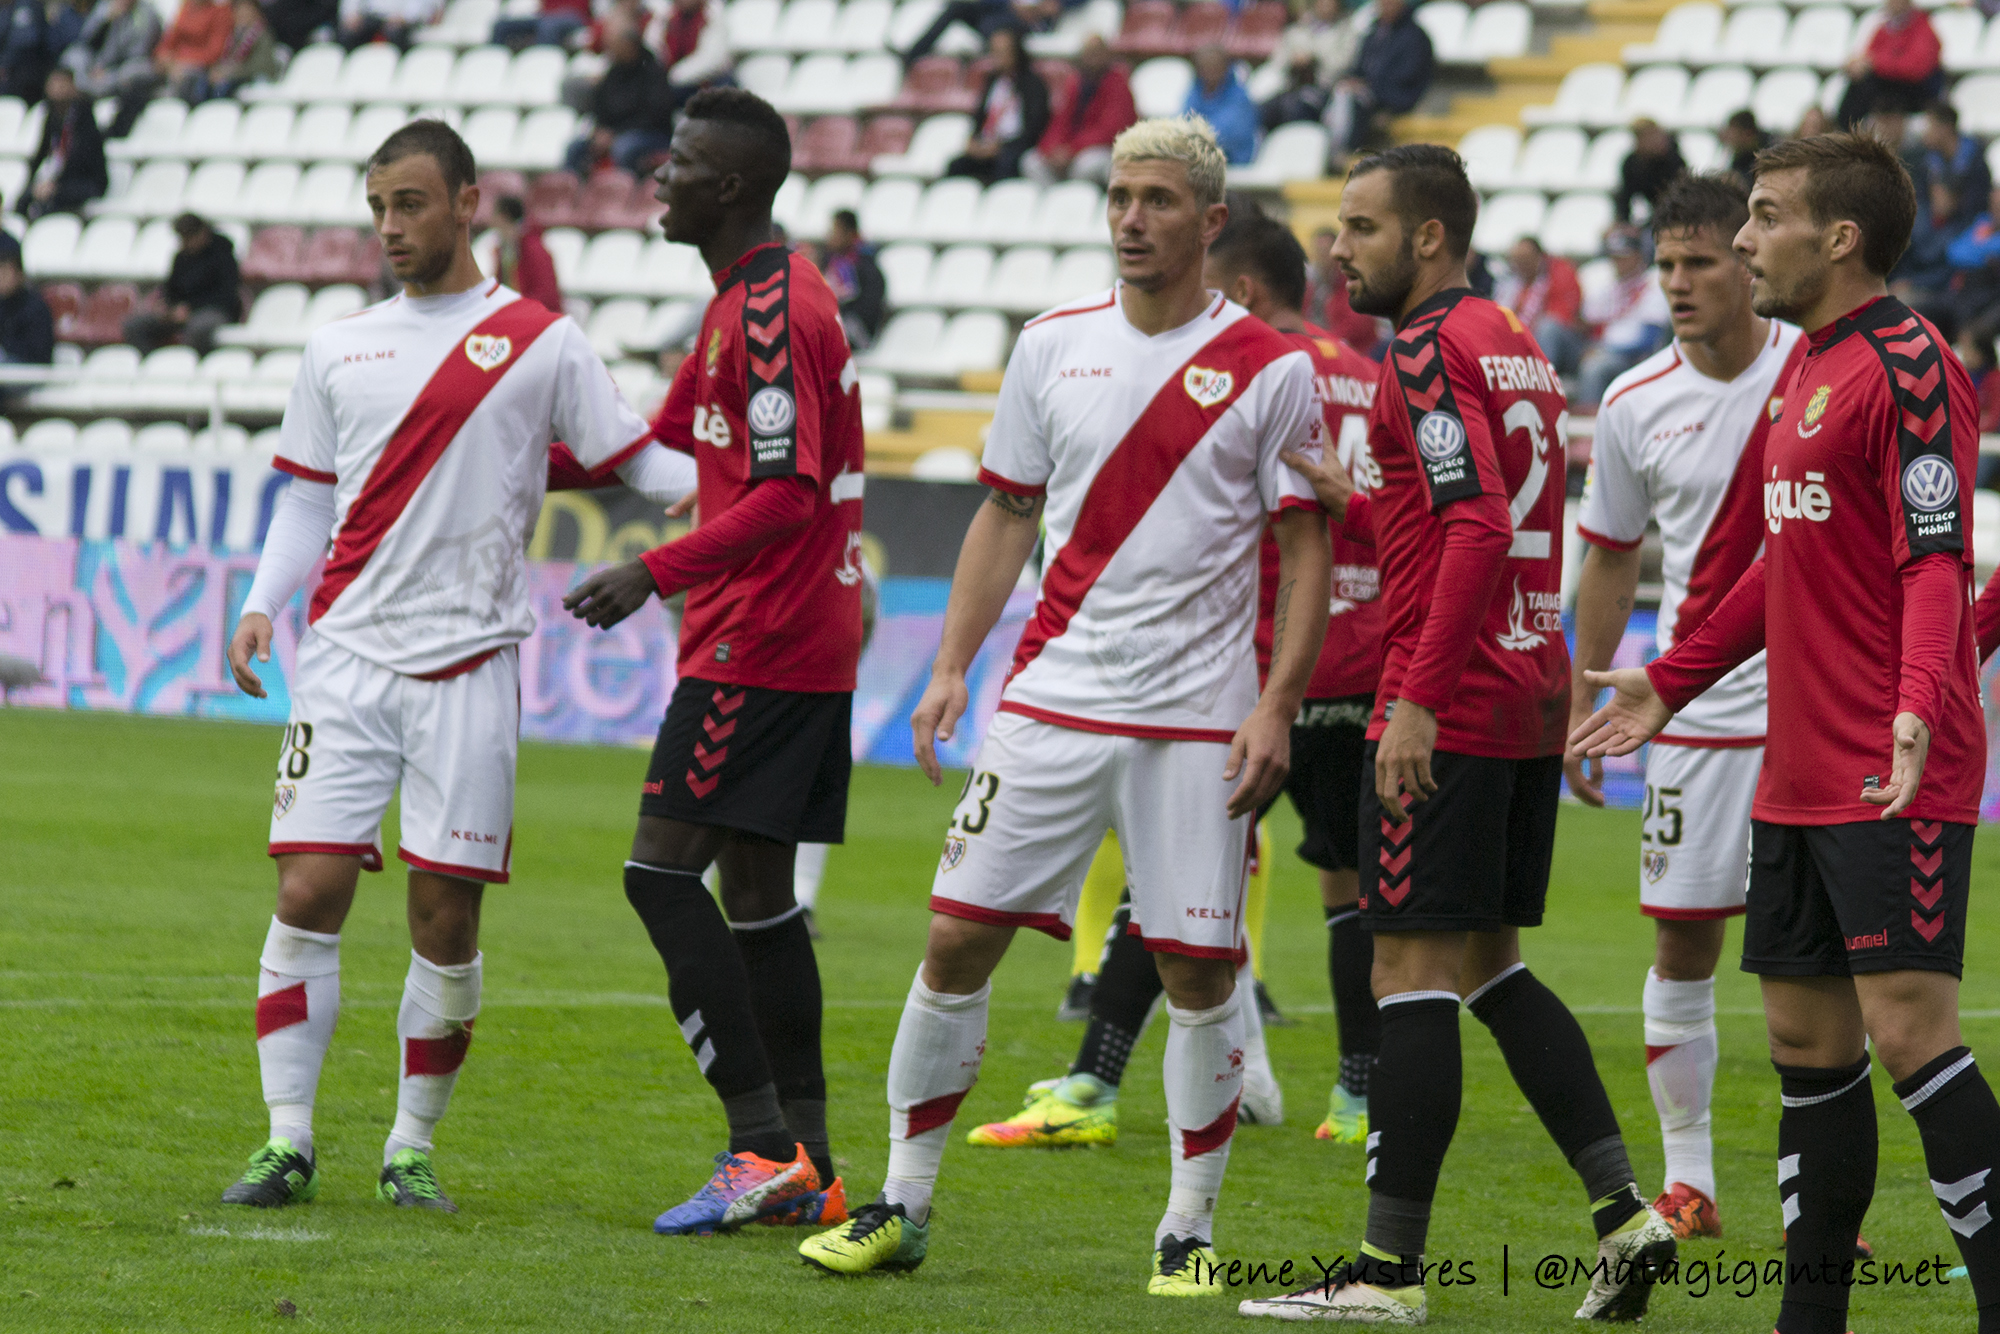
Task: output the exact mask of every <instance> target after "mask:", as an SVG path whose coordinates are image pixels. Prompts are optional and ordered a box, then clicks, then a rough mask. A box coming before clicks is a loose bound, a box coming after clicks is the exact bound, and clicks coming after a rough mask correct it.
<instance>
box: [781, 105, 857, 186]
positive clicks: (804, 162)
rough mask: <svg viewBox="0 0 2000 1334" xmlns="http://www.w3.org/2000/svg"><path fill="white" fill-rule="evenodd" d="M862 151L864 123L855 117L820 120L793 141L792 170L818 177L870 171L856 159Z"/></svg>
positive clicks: (820, 118)
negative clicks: (820, 175) (828, 173)
mask: <svg viewBox="0 0 2000 1334" xmlns="http://www.w3.org/2000/svg"><path fill="white" fill-rule="evenodd" d="M860 147H861V122H860V121H858V120H856V119H855V118H854V117H852V116H820V117H817V118H816V119H814V120H813V121H812V123H810V124H809V125H807V126H806V127H805V129H804V130H802V131H801V132H800V133H798V134H797V135H795V136H793V138H792V167H793V169H794V170H796V171H803V172H805V173H807V174H808V175H812V176H817V175H819V174H821V173H822V172H828V171H866V170H867V169H868V164H867V160H866V159H862V160H861V162H860V163H859V164H858V165H857V164H856V162H855V157H856V154H857V152H858V150H859V149H860Z"/></svg>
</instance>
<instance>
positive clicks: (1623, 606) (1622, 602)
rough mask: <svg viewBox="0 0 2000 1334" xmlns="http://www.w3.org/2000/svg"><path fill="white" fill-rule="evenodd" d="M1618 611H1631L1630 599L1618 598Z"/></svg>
mask: <svg viewBox="0 0 2000 1334" xmlns="http://www.w3.org/2000/svg"><path fill="white" fill-rule="evenodd" d="M1618 610H1620V611H1630V610H1632V599H1631V598H1619V599H1618Z"/></svg>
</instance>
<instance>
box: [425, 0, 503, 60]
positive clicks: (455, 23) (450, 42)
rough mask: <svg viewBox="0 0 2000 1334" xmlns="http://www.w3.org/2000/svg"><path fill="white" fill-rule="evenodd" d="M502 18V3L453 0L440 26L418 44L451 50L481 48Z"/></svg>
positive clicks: (487, 0)
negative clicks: (498, 20)
mask: <svg viewBox="0 0 2000 1334" xmlns="http://www.w3.org/2000/svg"><path fill="white" fill-rule="evenodd" d="M499 17H500V0H451V2H450V3H449V4H447V5H446V6H445V7H444V12H443V13H442V14H440V15H439V16H438V21H437V22H436V23H433V24H432V25H431V26H429V27H428V28H424V29H422V30H421V31H419V32H418V34H417V41H418V42H419V43H421V44H424V45H435V46H441V47H444V48H446V49H448V50H456V49H457V48H459V47H462V46H477V45H478V44H479V43H481V42H483V41H485V40H486V39H487V37H488V36H489V35H490V34H491V33H492V31H493V20H494V19H496V18H499Z"/></svg>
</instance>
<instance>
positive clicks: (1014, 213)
mask: <svg viewBox="0 0 2000 1334" xmlns="http://www.w3.org/2000/svg"><path fill="white" fill-rule="evenodd" d="M1041 202H1042V187H1041V186H1039V185H1037V184H1035V183H1034V182H1033V181H1027V180H1019V179H1016V180H1011V181H995V182H994V183H993V184H992V185H989V186H987V187H986V193H985V194H983V195H981V196H980V197H979V211H978V215H977V216H976V217H975V218H974V219H973V224H972V231H971V236H972V237H974V238H976V239H978V240H981V241H986V242H989V243H991V244H993V245H1007V244H1009V243H1011V242H1015V241H1034V240H1037V239H1038V238H1037V237H1036V236H1035V233H1034V228H1033V227H1032V226H1031V225H1030V224H1031V223H1032V222H1033V220H1034V216H1035V207H1036V206H1037V205H1038V204H1040V203H1041Z"/></svg>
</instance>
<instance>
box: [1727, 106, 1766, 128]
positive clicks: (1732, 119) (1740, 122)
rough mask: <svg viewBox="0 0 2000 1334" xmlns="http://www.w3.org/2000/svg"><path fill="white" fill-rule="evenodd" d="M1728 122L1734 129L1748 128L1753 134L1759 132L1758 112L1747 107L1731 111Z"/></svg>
mask: <svg viewBox="0 0 2000 1334" xmlns="http://www.w3.org/2000/svg"><path fill="white" fill-rule="evenodd" d="M1727 123H1728V125H1729V128H1730V129H1732V130H1748V131H1750V133H1752V134H1756V133H1758V129H1757V113H1756V112H1754V111H1752V110H1750V109H1749V108H1747V107H1746V108H1744V109H1743V110H1742V111H1732V112H1730V113H1729V120H1728V122H1727Z"/></svg>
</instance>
